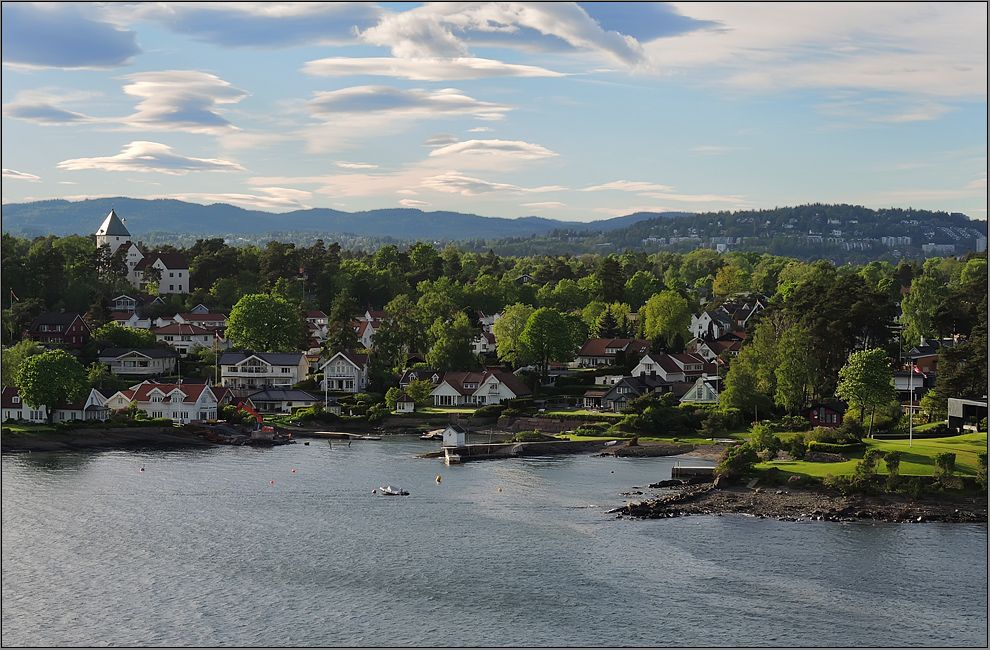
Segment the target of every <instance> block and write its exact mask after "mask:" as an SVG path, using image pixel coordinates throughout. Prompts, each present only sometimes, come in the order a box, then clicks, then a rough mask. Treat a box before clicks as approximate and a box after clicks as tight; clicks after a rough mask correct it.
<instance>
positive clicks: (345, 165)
mask: <svg viewBox="0 0 990 650" xmlns="http://www.w3.org/2000/svg"><path fill="white" fill-rule="evenodd" d="M334 164H335V165H337V166H338V167H343V168H344V169H378V165H372V164H370V163H352V162H345V161H343V160H338V161H336V162H335V163H334Z"/></svg>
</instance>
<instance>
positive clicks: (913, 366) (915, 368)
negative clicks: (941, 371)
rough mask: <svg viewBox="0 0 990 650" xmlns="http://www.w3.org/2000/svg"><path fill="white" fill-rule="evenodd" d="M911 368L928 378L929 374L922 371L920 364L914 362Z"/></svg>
mask: <svg viewBox="0 0 990 650" xmlns="http://www.w3.org/2000/svg"><path fill="white" fill-rule="evenodd" d="M911 370H913V371H915V372H916V373H918V374H919V375H921V376H922V377H924V378H925V379H928V375H926V374H925V373H923V372H921V368H919V367H918V366H916V365H914V364H912V365H911Z"/></svg>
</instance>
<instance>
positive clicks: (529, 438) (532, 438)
mask: <svg viewBox="0 0 990 650" xmlns="http://www.w3.org/2000/svg"><path fill="white" fill-rule="evenodd" d="M550 440H556V438H554V437H553V436H545V435H543V434H542V433H540V432H539V431H520V432H518V433H517V434H516V435H514V436H512V441H513V442H547V441H550Z"/></svg>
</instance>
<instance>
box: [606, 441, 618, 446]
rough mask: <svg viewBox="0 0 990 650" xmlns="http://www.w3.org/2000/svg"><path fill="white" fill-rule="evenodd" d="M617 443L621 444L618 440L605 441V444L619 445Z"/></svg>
mask: <svg viewBox="0 0 990 650" xmlns="http://www.w3.org/2000/svg"><path fill="white" fill-rule="evenodd" d="M617 444H619V441H618V440H609V441H608V442H606V443H605V446H606V447H611V446H612V445H617Z"/></svg>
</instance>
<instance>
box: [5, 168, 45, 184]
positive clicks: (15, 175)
mask: <svg viewBox="0 0 990 650" xmlns="http://www.w3.org/2000/svg"><path fill="white" fill-rule="evenodd" d="M3 177H4V178H9V179H11V180H18V181H32V182H38V181H40V180H41V177H40V176H35V175H34V174H28V173H27V172H19V171H17V170H16V169H7V168H4V170H3Z"/></svg>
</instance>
